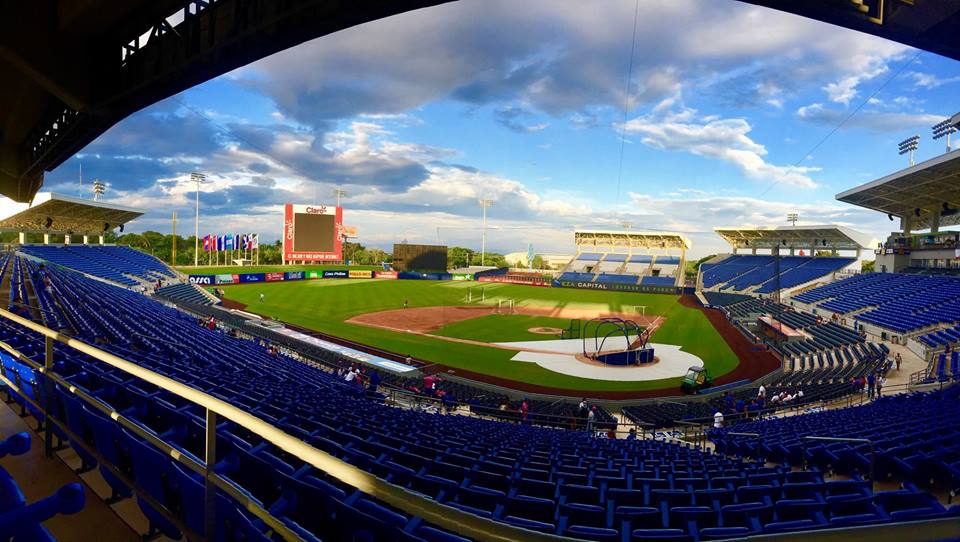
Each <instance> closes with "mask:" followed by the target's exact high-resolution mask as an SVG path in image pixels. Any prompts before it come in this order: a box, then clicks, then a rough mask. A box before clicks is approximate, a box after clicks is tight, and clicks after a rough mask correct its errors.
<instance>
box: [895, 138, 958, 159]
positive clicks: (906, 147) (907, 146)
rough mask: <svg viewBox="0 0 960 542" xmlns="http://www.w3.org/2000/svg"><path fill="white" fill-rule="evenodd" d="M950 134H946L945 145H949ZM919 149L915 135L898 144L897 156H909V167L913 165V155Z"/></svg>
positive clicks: (918, 141) (918, 140) (918, 142)
mask: <svg viewBox="0 0 960 542" xmlns="http://www.w3.org/2000/svg"><path fill="white" fill-rule="evenodd" d="M949 142H950V134H949V132H948V133H947V145H950V143H949ZM919 147H920V136H918V135H915V136H913V137H908V138H907V139H904V140H903V141H901V142H900V145H899V154H900V156H903V155H904V154H909V155H910V165H911V166H912V165H913V153H914V152H916V150H917V149H918V148H919Z"/></svg>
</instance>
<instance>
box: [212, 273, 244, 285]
mask: <svg viewBox="0 0 960 542" xmlns="http://www.w3.org/2000/svg"><path fill="white" fill-rule="evenodd" d="M237 282H239V279H237V276H236V275H233V274H229V273H228V274H223V275H217V278H216V283H217V284H236V283H237Z"/></svg>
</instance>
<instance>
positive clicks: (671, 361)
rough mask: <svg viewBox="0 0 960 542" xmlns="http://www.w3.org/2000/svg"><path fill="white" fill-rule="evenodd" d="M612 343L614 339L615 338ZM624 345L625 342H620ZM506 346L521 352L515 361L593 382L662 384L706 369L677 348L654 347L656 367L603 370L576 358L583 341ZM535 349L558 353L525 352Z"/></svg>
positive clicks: (654, 344)
mask: <svg viewBox="0 0 960 542" xmlns="http://www.w3.org/2000/svg"><path fill="white" fill-rule="evenodd" d="M611 339H612V337H611ZM587 343H588V344H587V347H588V348H587V349H588V351H589V350H590V349H591V347H592V344H593V341H592V340H588V341H587ZM620 343H623V338H622V337H621V338H620ZM498 344H501V345H503V346H508V347H511V348H517V349H521V351H520V352H518V353H517V354H516V355H515V356H513V361H522V362H528V363H536V364H537V365H539V366H541V367H543V368H544V369H547V370H549V371H553V372H555V373H560V374H565V375H569V376H577V377H580V378H589V379H592V380H625V381H631V382H636V381H645V380H660V379H663V378H676V377H681V376H683V375H685V374H687V369H689V368H690V367H693V366H703V360H702V359H700V358H699V357H697V356H695V355H693V354H691V353H689V352H684V351H683V350H680V347H679V346H677V345H673V344H658V343H650V346H652V347H653V349H654V352H655V354H656V356H657V357H658V358H660V361H659V362H657V363H654V364H653V365H644V366H640V367H636V366H629V367H616V366H612V365H607V366H601V365H594V364H591V363H584V362H582V361H580V360H578V359H577V358H576V356H575V354H577V353H582V352H583V343H582V342H581V341H580V339H567V340H557V341H526V342H513V343H498ZM608 345H610V340H608V341H607V345H604V350H607V349H608ZM524 348H531V349H536V350H545V351H550V352H556V353H545V352H530V351H528V350H523V349H524Z"/></svg>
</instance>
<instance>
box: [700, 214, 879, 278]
mask: <svg viewBox="0 0 960 542" xmlns="http://www.w3.org/2000/svg"><path fill="white" fill-rule="evenodd" d="M715 231H716V233H717V234H718V235H719V236H720V237H722V238H723V239H724V241H726V242H727V243H728V244H729V245H730V247H731V249H732V254H722V255H719V256H717V257H715V258H713V259H711V260H710V261H708V262H704V263H703V264H701V266H700V270H699V274H698V280H697V285H698V288H699V289H701V290H705V291H714V292H716V291H723V292H731V293H733V292H737V293H747V294H760V295H762V294H772V293H775V292H778V291H779V292H783V293H788V292H791V291H794V290H798V289H804V288H808V287H809V286H810V285H812V284H815V283H817V282H821V281H828V280H831V279H832V278H833V276H834V275H835V274H836V273H838V272H841V271H843V270H845V269H854V268H856V267H857V265H858V259H859V257H860V254H861V251H862V249H864V248H868V247H869V246H870V241H869V239H868V237H867V236H866V235H864V234H862V233H859V232H856V231H854V230H851V229H849V228H845V227H842V226H783V227H779V226H778V227H772V228H716V229H715ZM742 251H749V252H750V254H740V252H742ZM758 251H760V252H767V254H762V253H760V254H758ZM841 251H843V252H847V253H852V254H851V255H850V256H846V257H843V256H840V255H839V254H840V252H841Z"/></svg>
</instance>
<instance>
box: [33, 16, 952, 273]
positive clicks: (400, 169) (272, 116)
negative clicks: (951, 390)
mask: <svg viewBox="0 0 960 542" xmlns="http://www.w3.org/2000/svg"><path fill="white" fill-rule="evenodd" d="M634 8H635V3H634V1H633V0H597V1H594V2H579V1H560V0H530V1H525V2H522V3H518V2H511V1H508V0H461V1H460V2H455V3H452V4H447V5H442V6H439V7H435V8H429V9H425V10H419V11H416V12H412V13H407V14H404V15H400V16H396V17H392V18H389V19H385V20H382V21H376V22H373V23H370V24H367V25H363V26H360V27H356V28H353V29H349V30H346V31H343V32H340V33H337V34H333V35H330V36H326V37H323V38H320V39H317V40H314V41H311V42H308V43H305V44H303V45H301V46H299V47H296V48H293V49H290V50H288V51H284V52H281V53H278V54H276V55H273V56H271V57H269V58H266V59H263V60H261V61H258V62H256V63H253V64H251V65H249V66H246V67H244V68H241V69H239V70H236V71H235V72H232V73H230V74H227V75H225V76H222V77H220V78H218V79H215V80H212V81H209V82H207V83H205V84H202V85H200V86H197V87H195V88H193V89H190V90H188V91H186V92H184V93H182V94H180V95H178V96H176V97H173V98H171V99H169V100H165V101H164V102H161V103H159V104H156V105H154V106H151V107H149V108H147V109H145V110H143V111H141V112H138V113H136V114H134V115H132V116H131V117H130V118H128V119H126V120H124V121H123V122H121V123H119V124H118V125H116V126H115V127H113V128H112V129H111V130H110V131H108V132H107V133H105V134H104V135H103V136H102V137H100V138H99V139H98V140H96V141H95V142H93V143H91V144H90V145H89V146H88V147H87V148H86V149H84V150H83V151H82V152H81V153H79V154H78V155H77V156H76V157H74V158H73V159H70V160H68V161H67V162H65V163H64V164H63V165H62V166H61V167H60V168H58V169H57V170H55V171H53V172H51V173H49V174H48V175H47V178H46V187H45V189H49V190H54V191H57V192H63V193H67V194H76V193H77V191H78V185H77V170H78V165H79V163H80V162H81V161H82V163H83V170H84V178H85V179H87V180H88V181H87V182H86V183H85V184H86V185H87V187H89V184H90V183H89V180H92V179H93V178H94V177H98V178H100V179H101V180H104V181H106V182H107V183H108V185H109V189H108V194H107V199H108V200H112V201H116V202H118V203H124V204H127V205H132V206H136V207H142V208H144V209H147V213H146V215H145V216H144V217H143V218H142V219H140V220H139V221H138V222H137V223H135V224H133V225H131V229H132V230H134V231H138V230H144V229H155V230H159V231H169V230H170V223H169V217H170V213H171V212H172V211H177V213H178V216H179V217H180V218H181V220H184V221H192V217H193V194H192V192H191V188H190V186H189V185H188V184H187V183H185V182H184V180H185V179H186V177H187V176H188V175H189V172H190V171H193V170H199V171H202V172H204V173H205V174H206V175H207V177H208V179H209V181H210V182H209V183H208V184H207V185H206V186H205V187H204V188H203V193H202V194H201V229H202V230H203V231H204V232H215V231H218V232H225V231H227V230H231V231H233V230H237V231H258V232H260V233H261V236H262V237H263V238H264V239H275V238H276V237H277V236H278V234H279V230H280V225H281V214H280V208H281V205H282V204H283V203H285V202H288V201H289V202H294V203H328V202H330V201H331V197H330V193H331V190H332V189H333V188H334V187H336V186H341V187H342V188H343V189H344V190H346V191H347V193H348V196H347V197H346V198H345V199H344V207H345V209H346V210H345V222H346V223H348V224H351V225H355V226H357V227H358V229H359V232H360V241H361V242H363V243H365V244H368V245H373V246H379V247H383V248H389V247H390V245H392V243H394V242H398V241H400V240H403V239H406V240H408V241H410V242H418V241H423V242H435V241H438V240H439V241H440V242H443V243H447V244H458V245H464V246H473V247H476V248H478V245H479V240H480V231H479V225H480V211H479V207H478V206H477V203H476V200H477V199H478V198H492V199H495V200H496V203H495V204H494V206H493V207H491V208H490V214H489V220H490V226H491V230H490V232H489V240H488V246H489V247H491V248H493V249H496V250H500V251H505V252H509V251H517V250H526V245H527V243H528V242H529V243H533V244H534V246H535V247H536V248H537V250H538V251H542V252H569V251H571V250H572V248H573V247H572V238H573V235H572V230H573V229H574V228H575V227H594V228H618V227H619V226H618V224H619V223H620V222H621V221H629V222H631V223H632V224H633V228H634V229H638V230H646V229H649V230H676V231H681V232H685V233H687V235H688V236H689V237H690V238H691V239H692V240H693V243H694V245H695V249H694V251H693V253H694V254H695V255H702V254H706V253H711V252H717V251H722V250H723V245H722V242H721V241H720V239H719V238H717V237H716V236H715V235H713V234H712V233H710V230H711V229H712V228H713V227H715V226H730V225H773V224H783V223H784V222H785V218H784V217H785V215H786V213H788V212H794V211H795V212H799V214H800V216H801V221H802V222H803V223H811V224H812V223H818V224H820V223H831V222H836V223H840V224H844V225H848V226H851V227H854V228H856V229H859V230H861V231H864V232H866V233H870V234H872V235H873V236H875V237H882V236H885V235H886V234H887V233H889V231H890V230H891V226H892V224H891V223H889V222H888V221H887V219H886V217H885V216H881V215H879V214H877V213H872V212H870V211H866V210H861V209H857V208H853V207H850V206H847V205H845V204H842V203H839V202H837V201H835V199H834V195H835V194H836V193H838V192H840V191H843V190H845V189H847V188H850V187H852V186H855V185H857V184H860V183H863V182H867V181H869V180H872V179H874V178H877V177H879V176H881V175H885V174H887V173H890V172H892V171H894V170H897V169H900V168H902V167H904V166H905V165H906V160H905V159H904V158H903V157H900V156H897V154H896V144H897V142H898V141H900V140H901V139H904V138H906V137H908V136H911V135H914V134H920V135H921V137H922V141H921V148H920V152H919V154H918V158H920V159H922V158H927V157H931V156H934V155H936V154H939V153H941V152H943V150H944V145H943V143H942V142H934V141H931V140H930V138H929V133H930V132H929V128H930V126H931V125H932V124H934V123H936V122H938V121H939V120H942V118H944V117H946V116H948V115H950V114H953V113H955V112H956V111H955V110H954V108H956V102H955V100H951V99H950V97H951V95H952V96H956V93H957V90H958V85H960V77H958V74H960V71H958V69H957V63H956V62H955V61H952V60H949V59H945V58H941V57H938V56H936V55H934V54H931V53H921V54H918V52H917V51H916V50H914V49H911V48H909V47H906V46H903V45H900V44H897V43H893V42H888V41H885V40H881V39H879V38H874V37H871V36H867V35H865V34H860V33H857V32H853V31H849V30H844V29H840V28H837V27H833V26H830V25H826V24H822V23H818V22H815V21H810V20H806V19H803V18H799V17H796V16H792V15H788V14H784V13H780V12H776V11H772V10H768V9H765V8H759V7H755V6H750V5H747V4H742V3H740V2H734V1H727V0H716V1H714V0H711V1H707V0H700V1H694V0H674V1H671V2H668V3H663V2H653V1H650V0H640V11H639V18H638V32H637V40H636V49H635V54H634V63H633V69H632V77H631V80H630V86H629V89H628V88H627V73H628V66H629V63H630V48H631V36H632V29H633V16H634ZM894 76H895V77H894ZM878 89H879V90H878ZM874 93H875V95H874ZM871 96H873V97H872V98H871ZM868 98H869V100H868ZM625 104H626V105H627V111H626V123H625V124H624V122H623V121H624V105H625ZM858 107H860V110H859V112H858V113H857V114H856V115H854V116H853V117H851V118H850V119H849V120H848V121H847V122H846V123H845V124H844V126H843V127H842V128H840V129H839V130H837V132H836V133H835V134H833V135H832V136H831V137H830V138H829V139H828V140H827V141H826V142H825V143H823V144H822V145H821V146H819V148H817V149H816V150H813V151H812V152H811V151H810V149H811V148H812V147H813V146H814V145H815V144H816V143H817V142H818V141H820V140H821V139H822V138H823V137H824V136H825V135H826V134H828V133H829V132H830V131H831V130H832V129H834V127H835V126H837V125H838V123H839V122H840V121H841V120H842V119H844V118H845V117H846V116H847V115H849V113H850V112H851V111H853V110H855V109H856V108H858ZM621 133H623V134H625V141H624V143H623V145H622V146H623V149H624V150H623V161H622V168H621V166H620V157H621ZM618 179H619V180H618ZM84 195H85V196H89V194H84ZM184 225H185V223H184ZM184 225H181V231H182V230H183V229H184ZM187 229H189V228H187Z"/></svg>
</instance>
